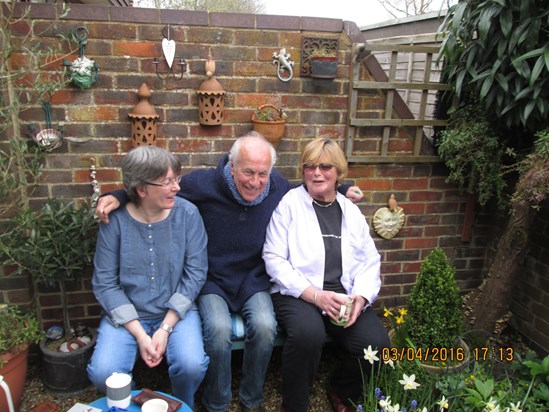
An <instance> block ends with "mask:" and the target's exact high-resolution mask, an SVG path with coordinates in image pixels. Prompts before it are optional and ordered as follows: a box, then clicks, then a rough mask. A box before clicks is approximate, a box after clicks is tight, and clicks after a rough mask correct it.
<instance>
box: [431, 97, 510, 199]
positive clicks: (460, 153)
mask: <svg viewBox="0 0 549 412" xmlns="http://www.w3.org/2000/svg"><path fill="white" fill-rule="evenodd" d="M438 152H439V155H440V157H441V158H442V160H444V162H445V163H446V166H448V168H449V169H450V174H449V175H448V178H447V179H446V181H447V182H451V183H456V184H458V186H459V187H460V189H461V190H463V191H466V192H467V193H470V194H476V195H477V196H478V200H479V203H480V204H481V205H485V204H486V202H488V200H490V199H492V198H494V197H495V198H496V199H497V200H498V204H499V205H500V206H501V207H503V206H504V205H505V204H506V201H505V196H504V190H505V187H506V183H505V180H504V178H503V170H502V169H503V158H504V154H505V146H504V145H503V142H502V141H501V140H500V139H499V136H498V135H497V134H496V133H495V132H494V130H493V128H492V127H491V126H490V124H489V123H488V121H487V120H486V116H485V114H484V111H483V109H482V108H481V107H480V106H479V105H478V104H474V103H470V104H467V105H464V106H462V107H459V108H458V109H456V110H454V111H452V112H451V114H450V119H449V124H448V128H447V129H446V130H444V131H442V132H441V134H440V141H439V145H438Z"/></svg>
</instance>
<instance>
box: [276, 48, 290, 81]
mask: <svg viewBox="0 0 549 412" xmlns="http://www.w3.org/2000/svg"><path fill="white" fill-rule="evenodd" d="M290 58H291V56H290V53H286V49H284V48H283V49H280V52H278V53H277V52H274V53H273V64H274V65H275V66H276V74H277V76H278V78H279V79H280V80H281V81H283V82H289V81H290V80H291V79H292V77H293V76H294V69H293V67H294V64H295V62H292V61H290ZM284 72H288V74H287V75H286V76H284Z"/></svg>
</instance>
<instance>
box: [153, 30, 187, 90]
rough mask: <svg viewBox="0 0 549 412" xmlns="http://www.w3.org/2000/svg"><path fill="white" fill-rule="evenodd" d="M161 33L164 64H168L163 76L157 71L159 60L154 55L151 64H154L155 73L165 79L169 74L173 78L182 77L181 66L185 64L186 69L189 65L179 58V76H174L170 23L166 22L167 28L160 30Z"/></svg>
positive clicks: (173, 47)
mask: <svg viewBox="0 0 549 412" xmlns="http://www.w3.org/2000/svg"><path fill="white" fill-rule="evenodd" d="M162 34H163V35H164V38H163V39H162V54H163V55H164V59H165V60H166V64H167V65H168V72H167V73H166V74H165V75H164V76H163V75H161V74H160V73H159V72H158V65H159V64H160V62H159V61H158V59H157V58H156V57H155V58H154V59H153V62H152V63H153V64H154V66H155V72H156V75H157V76H158V78H159V79H160V80H166V79H167V78H168V77H169V76H170V74H171V76H172V77H173V78H174V79H175V80H181V79H182V78H183V73H184V71H183V66H186V68H187V71H188V70H189V66H188V65H187V62H186V61H185V59H183V58H179V62H178V64H179V67H180V68H181V73H180V74H179V76H176V75H175V73H174V69H173V61H174V59H175V49H176V44H175V41H174V40H173V39H171V38H170V25H169V24H168V26H167V28H165V29H164V30H162Z"/></svg>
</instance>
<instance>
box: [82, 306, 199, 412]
mask: <svg viewBox="0 0 549 412" xmlns="http://www.w3.org/2000/svg"><path fill="white" fill-rule="evenodd" d="M163 320H164V318H163V317H162V318H158V319H154V320H150V319H148V320H141V325H142V326H143V328H144V329H145V331H146V332H147V333H148V334H149V335H152V334H153V333H154V332H155V331H156V330H157V329H158V328H159V327H160V325H161V324H162V321H163ZM137 356H139V347H138V345H137V342H136V340H135V338H134V337H133V335H132V334H131V333H130V332H128V330H127V329H126V328H125V327H123V326H119V327H115V326H113V325H112V324H111V323H110V322H109V321H108V320H107V319H106V318H105V317H103V319H101V324H100V325H99V329H98V330H97V343H96V346H95V349H94V352H93V355H92V358H91V360H90V363H89V364H88V377H89V379H90V381H91V382H92V383H93V384H94V385H95V386H96V387H97V389H98V390H100V391H101V392H103V393H104V392H105V391H106V389H105V380H106V379H107V378H108V377H109V376H110V375H111V374H112V373H113V372H122V373H128V374H131V372H132V370H133V367H134V364H135V361H136V359H137ZM165 359H166V361H167V364H168V373H169V375H170V381H171V383H172V392H173V395H174V396H175V397H177V398H179V399H181V400H182V401H184V402H185V403H186V404H187V405H189V407H191V409H192V408H193V406H194V394H195V392H196V390H197V389H198V387H199V386H200V383H201V382H202V380H203V379H204V375H205V374H206V370H207V369H208V363H209V359H208V356H207V355H206V353H205V352H204V344H203V340H202V327H201V323H200V315H199V314H198V310H197V308H196V307H193V308H191V309H189V311H188V312H187V313H186V314H185V318H184V319H182V320H180V321H179V322H177V323H176V324H175V327H174V328H173V332H172V333H171V334H170V337H169V339H168V346H167V348H166V354H165Z"/></svg>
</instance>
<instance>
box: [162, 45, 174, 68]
mask: <svg viewBox="0 0 549 412" xmlns="http://www.w3.org/2000/svg"><path fill="white" fill-rule="evenodd" d="M162 51H163V52H164V58H165V59H166V62H167V63H168V67H169V68H170V69H171V68H172V63H173V59H174V57H175V41H173V40H168V39H164V40H162Z"/></svg>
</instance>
